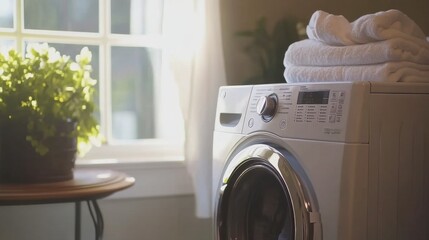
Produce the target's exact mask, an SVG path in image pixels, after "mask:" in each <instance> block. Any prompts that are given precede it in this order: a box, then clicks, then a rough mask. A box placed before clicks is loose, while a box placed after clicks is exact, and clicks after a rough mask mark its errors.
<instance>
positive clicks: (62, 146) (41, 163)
mask: <svg viewBox="0 0 429 240" xmlns="http://www.w3.org/2000/svg"><path fill="white" fill-rule="evenodd" d="M25 126H26V124H25V123H24V124H18V123H9V124H3V125H2V126H0V182H2V183H43V182H57V181H65V180H70V179H72V178H73V168H74V165H75V160H76V152H77V141H76V138H70V137H64V136H61V135H60V134H58V136H54V137H52V138H49V139H48V140H47V141H46V144H47V145H48V147H49V152H48V153H47V154H45V155H43V156H41V155H40V154H38V153H37V152H36V151H35V150H34V148H33V147H32V146H31V143H30V142H28V141H27V140H26V135H27V131H26V127H25ZM55 126H56V128H57V129H58V130H60V132H62V133H65V134H64V135H65V136H67V135H68V134H67V133H70V131H73V129H74V128H76V123H75V122H61V123H58V124H55Z"/></svg>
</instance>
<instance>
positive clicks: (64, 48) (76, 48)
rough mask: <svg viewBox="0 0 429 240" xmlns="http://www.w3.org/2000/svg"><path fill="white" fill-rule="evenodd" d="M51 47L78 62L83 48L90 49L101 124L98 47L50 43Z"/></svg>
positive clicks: (95, 96) (96, 104)
mask: <svg viewBox="0 0 429 240" xmlns="http://www.w3.org/2000/svg"><path fill="white" fill-rule="evenodd" d="M49 46H51V47H54V48H55V49H57V50H58V51H59V52H60V53H61V55H69V56H70V57H71V58H72V59H73V61H76V59H75V57H76V55H78V54H79V53H80V51H81V50H82V48H83V47H88V49H89V51H91V53H92V61H91V66H92V73H91V77H92V78H93V79H96V80H97V85H96V86H95V92H94V96H93V97H94V104H95V112H94V114H95V117H96V119H97V120H98V122H99V123H100V107H99V103H100V101H99V99H100V89H99V86H100V84H99V82H100V67H99V66H100V57H99V56H100V54H99V47H98V46H91V45H89V46H86V45H74V44H61V43H49Z"/></svg>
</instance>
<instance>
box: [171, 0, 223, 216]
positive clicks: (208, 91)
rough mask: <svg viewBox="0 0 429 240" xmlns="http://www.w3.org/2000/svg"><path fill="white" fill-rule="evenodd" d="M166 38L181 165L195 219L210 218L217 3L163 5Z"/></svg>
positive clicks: (219, 73)
mask: <svg viewBox="0 0 429 240" xmlns="http://www.w3.org/2000/svg"><path fill="white" fill-rule="evenodd" d="M165 4H166V14H165V20H166V21H165V22H166V26H164V29H165V32H164V34H165V36H166V39H167V40H166V41H167V44H168V51H167V52H168V54H169V55H170V57H171V58H170V59H171V61H170V69H171V74H172V77H173V78H175V80H176V83H177V85H178V88H179V94H180V101H181V102H180V104H181V109H182V113H183V116H184V120H185V133H186V143H185V160H186V163H187V167H188V171H189V173H190V174H191V176H192V179H193V184H194V189H195V196H196V215H197V216H198V217H201V218H208V217H211V215H212V213H211V181H212V180H211V176H212V174H211V165H212V139H213V126H214V119H215V111H216V101H217V93H218V88H219V86H221V85H225V84H226V76H225V68H224V60H223V52H222V42H221V31H220V11H219V0H167V1H166V3H165Z"/></svg>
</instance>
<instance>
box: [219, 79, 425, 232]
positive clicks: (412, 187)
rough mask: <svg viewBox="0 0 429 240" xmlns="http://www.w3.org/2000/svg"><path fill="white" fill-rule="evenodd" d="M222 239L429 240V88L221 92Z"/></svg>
mask: <svg viewBox="0 0 429 240" xmlns="http://www.w3.org/2000/svg"><path fill="white" fill-rule="evenodd" d="M212 177H213V186H212V187H213V191H212V196H213V198H212V200H213V212H214V229H215V231H214V239H215V240H236V239H237V240H268V239H275V240H321V239H323V240H363V239H369V240H397V239H398V240H399V239H401V240H410V239H413V240H417V239H422V240H423V239H426V240H427V239H429V221H428V217H427V216H429V84H417V83H414V84H411V83H373V82H371V83H370V82H355V83H352V82H335V83H299V84H269V85H253V86H252V85H249V86H225V87H221V88H220V90H219V95H218V102H217V110H216V123H215V130H214V146H213V174H212Z"/></svg>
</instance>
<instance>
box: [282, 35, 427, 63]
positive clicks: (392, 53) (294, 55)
mask: <svg viewBox="0 0 429 240" xmlns="http://www.w3.org/2000/svg"><path fill="white" fill-rule="evenodd" d="M388 61H409V62H415V63H420V64H429V42H427V41H425V40H420V39H419V41H409V40H406V39H403V38H393V39H389V40H385V41H378V42H371V43H366V44H359V45H351V46H330V45H326V44H323V43H321V42H318V41H315V40H310V39H305V40H302V41H298V42H295V43H293V44H291V45H290V46H289V48H288V49H287V51H286V54H285V58H284V65H285V67H287V66H290V65H299V66H335V65H365V64H366V65H369V64H378V63H384V62H388Z"/></svg>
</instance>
